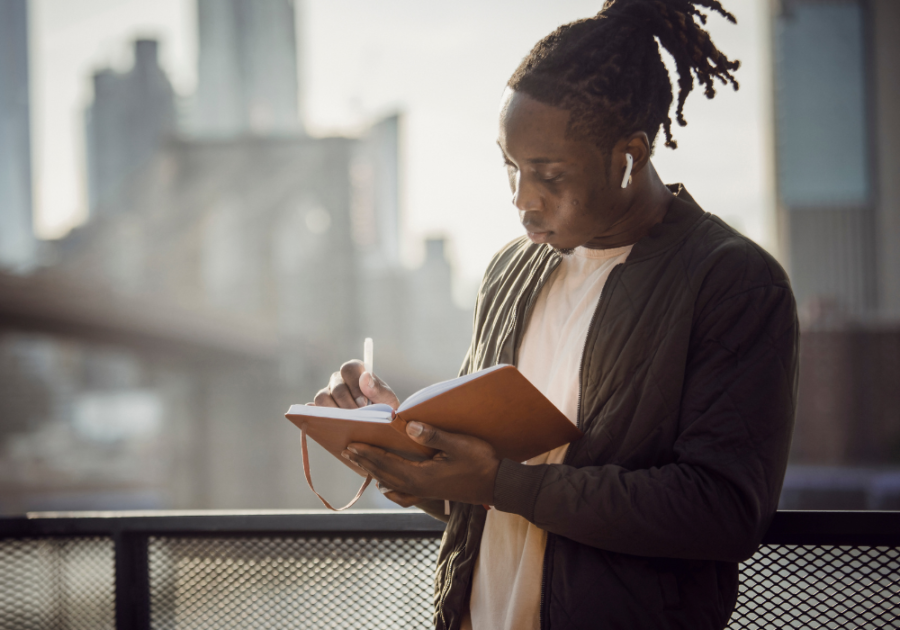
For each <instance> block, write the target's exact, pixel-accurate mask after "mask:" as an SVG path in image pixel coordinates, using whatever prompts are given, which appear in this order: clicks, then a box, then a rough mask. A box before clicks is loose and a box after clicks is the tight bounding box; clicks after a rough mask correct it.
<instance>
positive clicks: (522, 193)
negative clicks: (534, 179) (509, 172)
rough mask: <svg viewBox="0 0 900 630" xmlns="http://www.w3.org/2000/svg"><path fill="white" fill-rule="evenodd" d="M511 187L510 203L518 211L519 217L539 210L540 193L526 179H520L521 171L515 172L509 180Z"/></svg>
mask: <svg viewBox="0 0 900 630" xmlns="http://www.w3.org/2000/svg"><path fill="white" fill-rule="evenodd" d="M510 185H511V186H512V202H513V205H514V206H515V207H516V208H518V209H519V215H520V216H521V215H522V214H524V213H525V212H534V211H536V210H540V209H541V196H540V192H539V191H538V190H537V187H536V186H534V184H532V183H529V181H528V179H527V178H525V177H522V172H521V171H516V173H515V175H514V176H513V177H512V178H511V180H510Z"/></svg>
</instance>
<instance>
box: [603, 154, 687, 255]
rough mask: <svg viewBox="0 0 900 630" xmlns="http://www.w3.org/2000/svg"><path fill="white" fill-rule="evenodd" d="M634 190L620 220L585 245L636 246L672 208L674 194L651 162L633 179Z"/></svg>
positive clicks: (607, 246) (607, 247) (611, 247)
mask: <svg viewBox="0 0 900 630" xmlns="http://www.w3.org/2000/svg"><path fill="white" fill-rule="evenodd" d="M632 185H633V186H634V187H635V189H634V193H633V195H632V197H631V199H630V200H629V201H628V202H627V204H628V205H627V206H626V207H625V210H624V211H623V213H622V215H621V217H620V218H619V219H618V220H617V221H616V222H615V223H614V224H613V225H612V226H611V227H610V229H609V230H607V233H605V234H602V235H600V236H595V237H594V238H592V239H591V240H590V241H589V242H587V243H586V244H585V247H587V248H589V249H613V248H615V247H625V246H626V245H633V244H634V243H637V242H638V241H639V240H641V239H642V238H643V237H644V236H646V235H647V233H648V232H649V231H650V228H652V227H653V226H654V225H656V224H657V223H661V222H662V220H663V217H664V216H665V215H666V211H667V210H668V209H669V203H671V201H672V198H673V195H672V191H670V190H669V189H668V187H667V186H666V185H665V184H664V183H663V181H662V180H661V179H660V178H659V174H658V173H657V172H656V169H655V168H653V164H652V163H649V162H648V163H647V166H646V167H645V168H644V169H643V172H642V173H641V174H640V177H639V178H638V177H635V178H634V183H633V184H632Z"/></svg>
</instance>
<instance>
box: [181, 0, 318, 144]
mask: <svg viewBox="0 0 900 630" xmlns="http://www.w3.org/2000/svg"><path fill="white" fill-rule="evenodd" d="M294 19H295V13H294V2H293V0H197V24H198V29H199V53H198V76H197V100H196V104H195V111H194V122H193V125H192V127H193V131H194V133H196V134H197V135H201V136H218V137H233V136H237V135H243V134H250V135H278V134H283V133H295V132H297V131H300V129H301V126H300V115H299V114H300V113H299V106H298V97H297V89H298V79H297V39H296V32H295V23H294Z"/></svg>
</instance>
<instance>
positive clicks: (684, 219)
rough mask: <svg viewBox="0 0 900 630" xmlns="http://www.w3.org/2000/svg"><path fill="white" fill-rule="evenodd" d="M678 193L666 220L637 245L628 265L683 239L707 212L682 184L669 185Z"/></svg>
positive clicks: (675, 193) (670, 205)
mask: <svg viewBox="0 0 900 630" xmlns="http://www.w3.org/2000/svg"><path fill="white" fill-rule="evenodd" d="M667 187H668V189H669V190H671V191H672V193H673V194H674V195H675V196H674V197H673V198H672V201H671V203H670V204H669V209H668V210H667V211H666V214H665V216H664V217H663V220H662V221H661V222H660V223H657V224H656V225H654V226H653V227H652V228H650V231H649V232H648V233H647V235H646V236H644V238H642V239H641V240H639V241H638V242H637V243H635V244H634V247H633V248H632V250H631V254H630V255H629V256H628V260H627V261H626V264H628V263H632V262H635V261H638V260H644V259H646V258H651V257H653V256H656V255H657V254H660V253H662V252H663V251H665V250H667V249H669V248H670V247H672V246H673V245H676V244H677V243H680V242H681V241H683V240H684V239H685V238H686V237H687V235H688V234H690V233H691V232H692V231H693V230H694V229H695V228H696V227H697V225H699V223H700V220H701V219H702V218H703V217H705V216H707V213H706V212H704V211H703V209H702V208H701V207H700V206H698V205H697V202H696V201H694V198H693V197H691V195H690V194H689V193H688V191H687V189H686V188H685V187H684V185H683V184H668V185H667Z"/></svg>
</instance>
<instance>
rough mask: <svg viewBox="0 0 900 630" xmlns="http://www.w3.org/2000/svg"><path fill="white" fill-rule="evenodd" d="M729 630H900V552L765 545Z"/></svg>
mask: <svg viewBox="0 0 900 630" xmlns="http://www.w3.org/2000/svg"><path fill="white" fill-rule="evenodd" d="M728 628H729V629H730V630H737V629H739V628H741V629H743V628H747V629H751V628H752V629H756V628H829V629H830V628H835V629H844V628H866V629H868V628H900V548H897V547H837V546H805V545H763V546H762V547H761V548H760V549H759V551H757V552H756V555H754V556H753V557H752V558H751V559H750V560H748V561H747V562H745V563H743V564H742V565H741V586H740V594H739V595H738V602H737V608H736V609H735V611H734V613H733V614H732V615H731V622H730V623H729V625H728Z"/></svg>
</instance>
